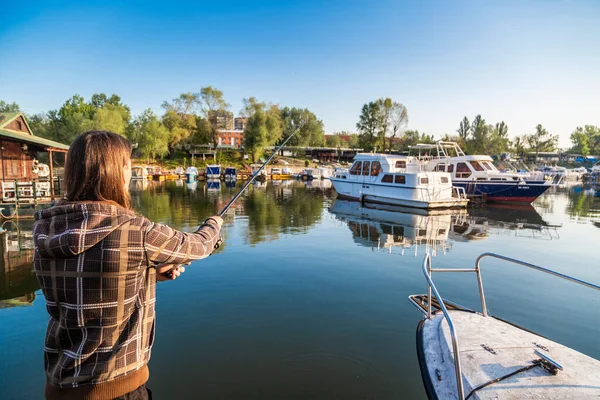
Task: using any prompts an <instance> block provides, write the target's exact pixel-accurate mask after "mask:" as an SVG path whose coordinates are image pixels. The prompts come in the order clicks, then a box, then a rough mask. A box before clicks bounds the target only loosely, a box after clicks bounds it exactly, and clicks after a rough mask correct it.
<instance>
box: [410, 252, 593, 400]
mask: <svg viewBox="0 0 600 400" xmlns="http://www.w3.org/2000/svg"><path fill="white" fill-rule="evenodd" d="M488 257H490V258H496V259H500V260H504V261H508V262H510V263H514V264H517V265H521V266H524V267H528V268H531V269H533V270H536V271H540V272H544V273H547V274H550V275H553V276H555V277H559V278H562V279H565V280H568V281H571V282H574V283H577V284H579V285H583V286H586V287H588V288H591V289H595V290H598V291H600V286H598V285H595V284H592V283H589V282H585V281H582V280H580V279H577V278H574V277H571V276H568V275H564V274H561V273H559V272H556V271H553V270H550V269H547V268H543V267H540V266H537V265H534V264H530V263H526V262H523V261H519V260H515V259H512V258H509V257H504V256H501V255H498V254H493V253H484V254H482V255H480V256H479V257H478V258H477V260H476V262H475V267H474V268H432V267H431V257H430V255H429V254H427V255H426V256H425V260H424V262H423V273H424V275H425V278H426V280H427V284H428V288H427V289H428V293H427V294H421V295H411V296H409V300H410V301H411V302H412V303H413V304H414V305H415V306H417V308H418V309H419V311H421V312H422V314H423V319H422V320H421V322H420V323H419V326H418V329H417V354H418V358H419V364H420V367H421V375H422V377H423V383H424V385H425V390H426V392H427V394H428V396H429V398H432V399H440V400H449V399H460V400H462V399H532V398H536V399H575V398H577V399H584V398H585V399H588V398H597V397H598V396H600V361H599V360H596V359H594V358H592V357H589V356H587V355H585V354H582V353H580V352H578V351H576V350H573V349H571V348H569V347H566V346H563V345H561V344H559V343H557V342H554V341H552V340H550V339H547V338H545V337H543V336H541V335H538V334H536V333H534V332H531V331H529V330H527V329H525V328H521V327H519V326H517V325H514V324H512V323H510V322H506V321H504V320H502V319H498V318H495V317H493V316H491V315H489V314H488V310H487V306H486V301H485V293H484V290H483V283H482V278H481V272H480V269H481V260H482V259H484V258H488ZM433 272H445V273H449V272H459V273H466V272H474V273H475V274H476V275H477V282H478V286H479V296H480V301H481V312H476V311H474V310H471V309H469V308H466V307H463V306H460V305H457V304H455V303H452V302H450V301H448V300H446V299H443V298H442V297H441V296H440V293H439V291H438V289H437V288H436V286H435V284H434V283H433V280H432V278H431V274H432V273H433Z"/></svg>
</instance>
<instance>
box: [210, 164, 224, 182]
mask: <svg viewBox="0 0 600 400" xmlns="http://www.w3.org/2000/svg"><path fill="white" fill-rule="evenodd" d="M206 179H221V166H220V165H218V164H209V165H207V166H206Z"/></svg>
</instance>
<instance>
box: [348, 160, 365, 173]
mask: <svg viewBox="0 0 600 400" xmlns="http://www.w3.org/2000/svg"><path fill="white" fill-rule="evenodd" d="M361 170H362V161H356V162H355V163H354V164H352V168H350V175H360V172H361Z"/></svg>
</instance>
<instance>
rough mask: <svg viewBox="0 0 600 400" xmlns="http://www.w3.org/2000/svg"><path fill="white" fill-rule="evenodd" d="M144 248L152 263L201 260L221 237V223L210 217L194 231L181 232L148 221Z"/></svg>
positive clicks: (178, 262)
mask: <svg viewBox="0 0 600 400" xmlns="http://www.w3.org/2000/svg"><path fill="white" fill-rule="evenodd" d="M148 223H149V224H148V227H147V229H146V239H145V243H144V250H145V252H146V257H147V258H148V261H149V262H150V264H162V263H167V264H183V263H185V262H188V261H191V260H200V259H202V258H205V257H208V256H209V255H210V253H212V252H213V250H214V247H215V244H216V243H217V241H218V240H219V239H220V238H221V232H220V228H219V225H218V224H217V222H216V221H215V220H213V219H210V218H209V219H208V220H206V222H205V223H204V224H202V226H200V228H198V230H197V231H196V232H194V233H186V232H181V231H178V230H175V229H172V228H170V227H168V226H166V225H162V224H155V223H152V222H150V221H148Z"/></svg>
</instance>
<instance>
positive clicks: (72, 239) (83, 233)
mask: <svg viewBox="0 0 600 400" xmlns="http://www.w3.org/2000/svg"><path fill="white" fill-rule="evenodd" d="M134 218H136V214H135V213H134V212H133V211H131V210H127V209H126V208H123V207H120V206H117V205H111V204H106V203H72V204H65V205H60V206H55V207H52V208H47V209H45V210H40V211H37V212H36V213H35V224H34V226H33V240H34V244H35V247H36V249H37V250H38V251H39V252H40V254H41V255H42V256H44V257H50V258H65V257H70V256H75V255H77V254H80V253H82V252H84V251H86V250H88V249H89V248H91V247H93V246H95V245H97V244H98V243H99V242H101V241H102V240H103V239H104V238H106V237H107V236H108V235H109V234H110V233H111V232H113V231H114V230H115V229H117V228H119V227H120V226H121V225H123V224H125V223H127V222H129V221H131V220H132V219H134Z"/></svg>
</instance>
